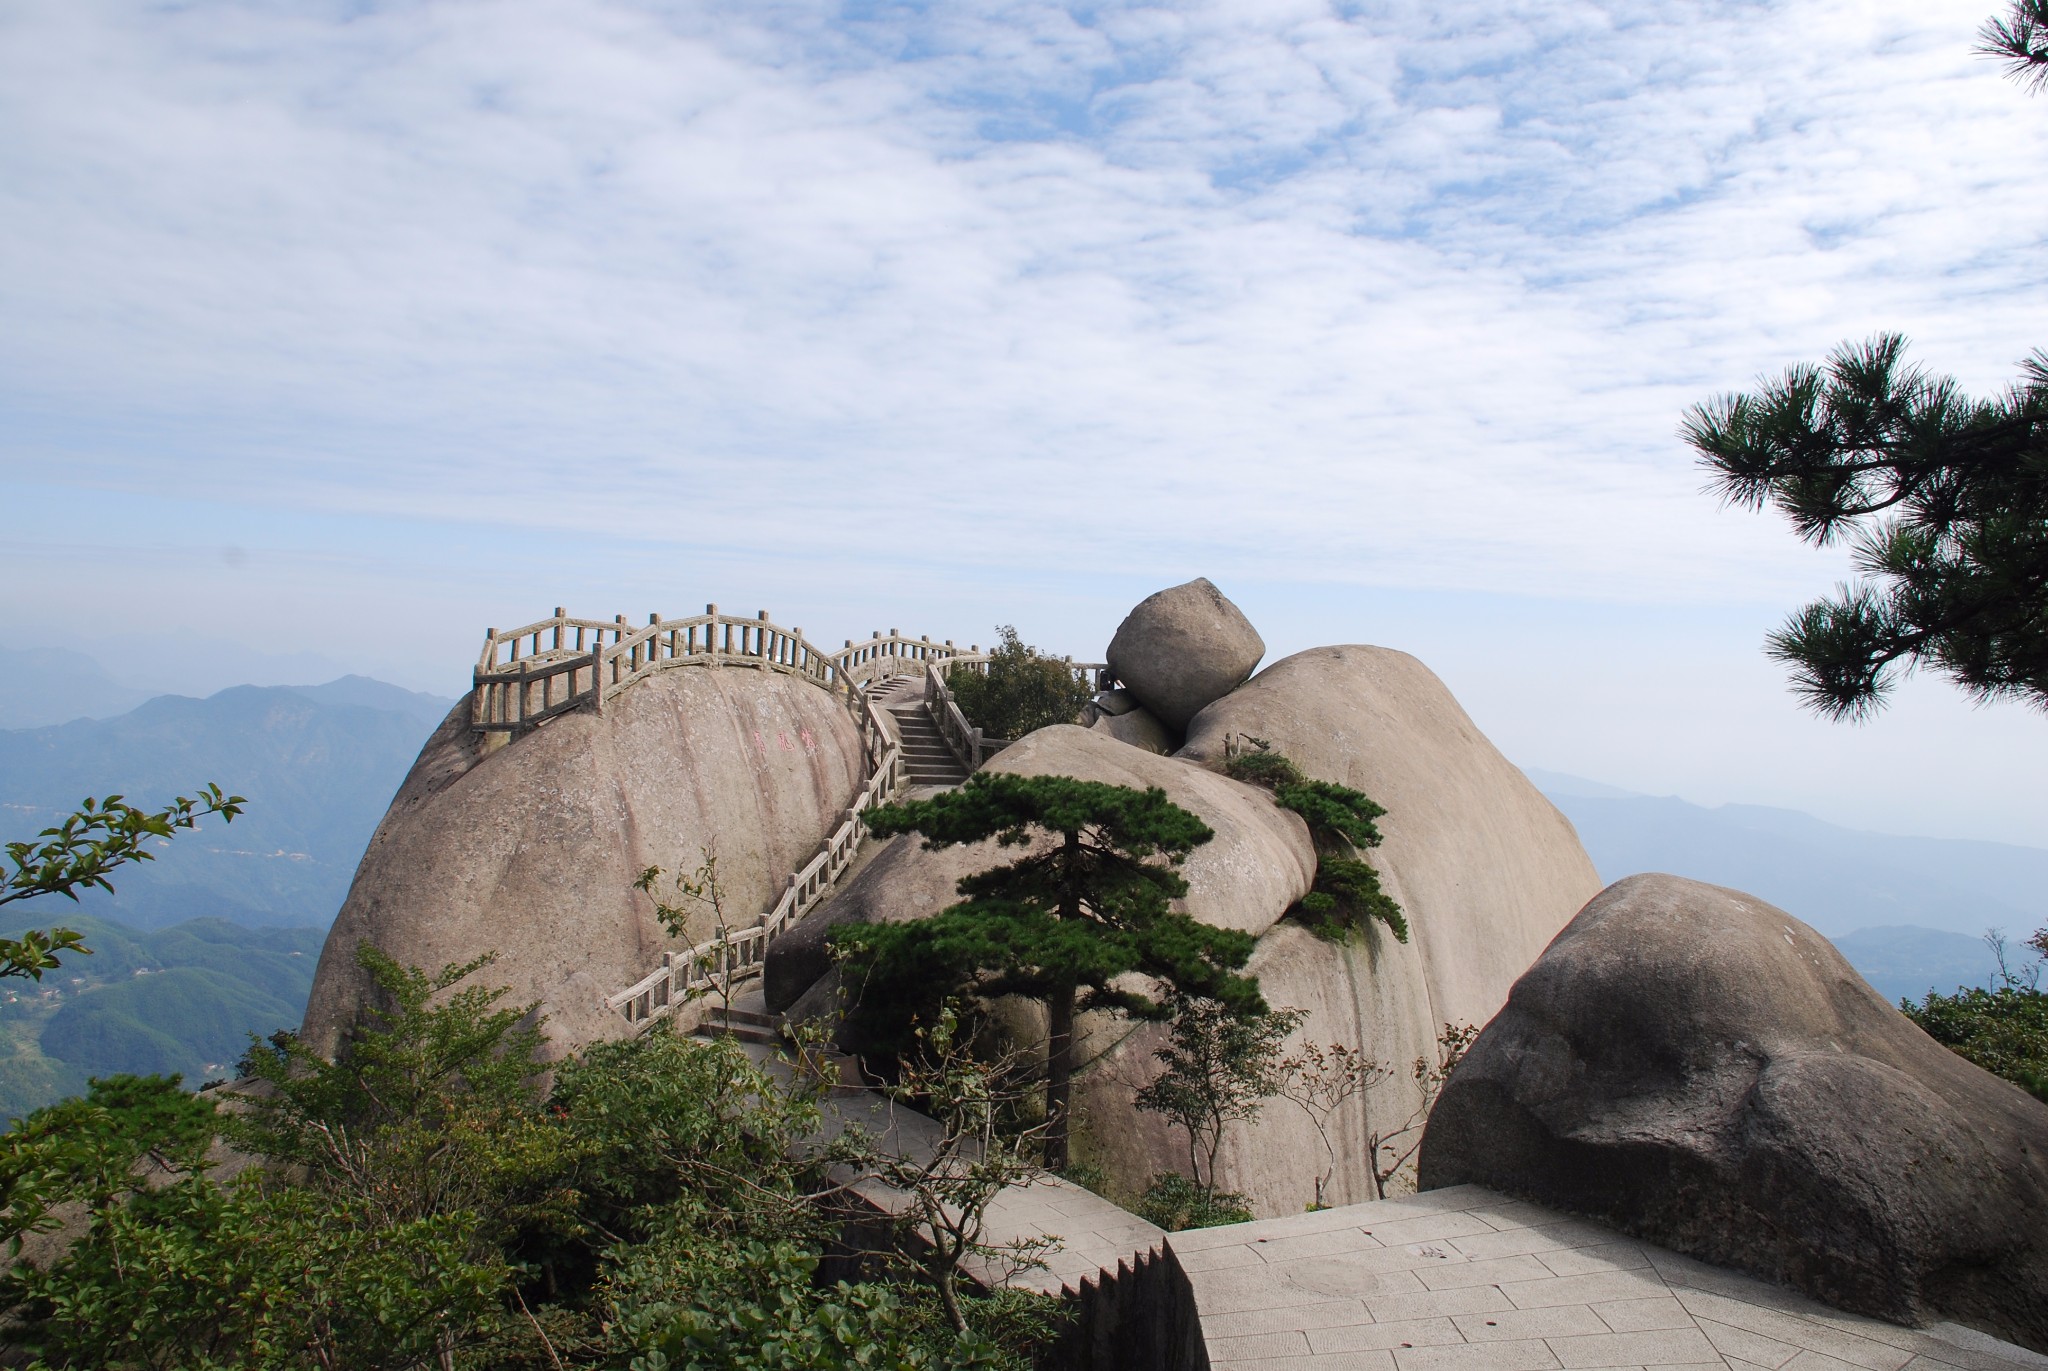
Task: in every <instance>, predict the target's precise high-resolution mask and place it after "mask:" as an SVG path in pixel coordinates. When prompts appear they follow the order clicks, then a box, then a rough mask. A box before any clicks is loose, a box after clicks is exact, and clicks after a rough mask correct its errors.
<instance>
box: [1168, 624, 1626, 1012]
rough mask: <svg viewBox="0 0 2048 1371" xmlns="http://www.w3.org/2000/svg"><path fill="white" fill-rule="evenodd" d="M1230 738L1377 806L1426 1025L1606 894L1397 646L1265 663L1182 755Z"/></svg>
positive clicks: (1497, 981) (1206, 715)
mask: <svg viewBox="0 0 2048 1371" xmlns="http://www.w3.org/2000/svg"><path fill="white" fill-rule="evenodd" d="M1232 735H1236V736H1238V737H1243V736H1245V735H1250V736H1252V737H1256V738H1263V739H1266V740H1268V741H1270V742H1271V743H1272V745H1273V748H1274V750H1275V751H1277V752H1280V753H1282V754H1283V755H1285V756H1287V757H1288V758H1290V759H1292V760H1293V762H1294V763H1295V765H1296V766H1299V767H1300V768H1301V769H1302V770H1303V771H1304V772H1306V773H1307V774H1308V775H1310V776H1312V777H1314V778H1316V779H1318V780H1324V781H1336V782H1338V783H1340V784H1343V785H1348V786H1354V787H1356V788H1357V789H1359V790H1362V791H1364V792H1365V793H1366V794H1367V795H1370V796H1371V797H1372V798H1373V799H1374V800H1376V801H1378V802H1379V803H1380V804H1381V805H1383V806H1385V808H1386V810H1387V815H1386V817H1385V818H1384V819H1381V820H1380V821H1379V828H1380V831H1381V833H1383V834H1385V835H1386V841H1385V842H1384V843H1383V844H1382V845H1381V846H1380V847H1379V848H1377V849H1375V850H1374V851H1373V852H1372V853H1371V861H1372V864H1373V866H1375V867H1376V868H1378V870H1379V872H1380V883H1381V885H1382V887H1383V888H1384V889H1385V890H1386V892H1387V893H1388V894H1389V895H1392V896H1393V897H1394V898H1395V899H1396V900H1397V901H1399V902H1400V905H1401V907H1402V908H1403V909H1404V910H1406V911H1407V914H1408V921H1409V924H1410V926H1411V927H1412V929H1413V930H1414V932H1413V937H1414V939H1415V943H1416V947H1417V950H1418V951H1419V953H1420V964H1421V974H1422V976H1423V979H1424V983H1425V985H1426V987H1427V990H1428V1010H1427V1012H1428V1014H1429V1018H1428V1019H1427V1020H1426V1021H1425V1022H1424V1025H1423V1026H1424V1027H1425V1028H1428V1029H1430V1030H1431V1031H1432V1037H1433V1035H1434V1029H1435V1027H1436V1026H1437V1025H1439V1024H1442V1023H1446V1022H1453V1023H1473V1024H1483V1023H1485V1022H1486V1021H1487V1020H1488V1019H1490V1018H1492V1017H1493V1015H1494V1012H1495V1011H1496V1010H1498V1009H1499V1008H1500V1006H1501V1004H1502V1002H1503V1001H1504V1000H1506V998H1507V993H1508V988H1509V987H1510V986H1511V985H1513V984H1514V982H1515V978H1516V977H1517V976H1519V975H1521V974H1522V972H1523V971H1525V970H1527V969H1528V967H1529V964H1530V963H1531V962H1533V961H1535V960H1536V957H1537V956H1538V954H1540V953H1541V952H1542V951H1543V948H1544V947H1545V945H1547V944H1548V943H1549V942H1550V940H1551V938H1552V937H1554V936H1555V935H1556V933H1557V931H1558V930H1559V929H1560V928H1563V927H1564V925H1565V923H1566V921H1567V920H1569V919H1570V918H1571V917H1572V915H1573V914H1575V913H1577V912H1578V910H1579V908H1580V907H1581V906H1582V905H1584V904H1585V903H1586V901H1587V900H1589V899H1591V898H1592V897H1593V895H1594V894H1595V893H1597V892H1598V891H1599V889H1600V877H1599V874H1598V873H1597V872H1596V871H1595V870H1594V869H1593V863H1592V860H1591V859H1590V858H1589V857H1587V856H1586V850H1585V849H1584V848H1583V847H1581V846H1580V844H1579V838H1578V834H1577V833H1575V832H1574V831H1573V830H1572V826H1571V824H1570V822H1569V821H1568V820H1566V819H1565V817H1564V816H1563V815H1562V814H1560V813H1558V812H1557V809H1556V807H1555V806H1553V805H1552V804H1551V803H1550V802H1549V801H1548V800H1546V799H1544V798H1543V796H1542V795H1541V794H1540V793H1539V792H1538V791H1537V789H1536V787H1535V786H1533V785H1531V784H1530V783H1529V780H1528V778H1527V777H1525V776H1524V775H1522V773H1521V772H1520V771H1519V770H1517V769H1516V768H1515V766H1514V765H1513V764H1512V763H1510V762H1509V761H1508V760H1507V759H1506V758H1505V757H1503V756H1501V755H1500V752H1499V751H1498V750H1497V749H1496V748H1495V747H1494V746H1493V744H1492V743H1491V742H1489V741H1487V739H1486V737H1485V735H1484V734H1482V733H1480V731H1479V730H1478V728H1476V727H1475V726H1474V725H1473V723H1472V721H1471V720H1470V719H1469V718H1467V717H1466V715H1465V711H1464V710H1463V709H1461V708H1459V706H1458V702H1457V700H1455V699H1453V698H1452V696H1451V693H1450V691H1449V690H1447V689H1445V688H1444V684H1443V682H1442V681H1439V680H1438V679H1437V678H1436V676H1435V675H1434V674H1433V673H1431V671H1430V670H1429V668H1427V667H1425V666H1424V665H1423V664H1422V663H1421V662H1418V661H1417V660H1415V658H1413V657H1411V656H1409V655H1408V654H1407V653H1405V652H1395V651H1392V650H1391V649H1388V648H1383V647H1363V646H1345V647H1319V648H1311V649H1310V650H1309V651H1307V652H1297V653H1295V654H1294V655H1293V656H1291V657H1286V658H1283V659H1282V660H1280V661H1278V662H1275V663H1273V665H1271V666H1269V667H1267V668H1266V669H1265V670H1264V671H1261V672H1260V673H1259V674H1258V675H1257V676H1254V677H1253V678H1252V679H1251V680H1249V681H1247V682H1246V683H1245V684H1244V685H1242V686H1239V687H1238V688H1237V689H1236V690H1234V691H1232V692H1231V693H1230V694H1229V695H1227V696H1225V697H1224V698H1222V699H1221V700H1218V701H1217V702H1216V703H1215V704H1212V705H1210V706H1209V707H1208V708H1207V709H1205V710H1203V711H1202V713H1201V714H1200V715H1199V716H1198V717H1197V718H1196V719H1195V720H1194V722H1193V723H1192V724H1190V725H1189V727H1188V731H1187V743H1186V745H1185V746H1184V747H1182V748H1181V750H1180V751H1179V752H1178V753H1176V754H1175V755H1176V756H1177V757H1180V758H1183V759H1186V760H1189V761H1196V762H1201V763H1204V764H1208V765H1220V764H1221V762H1222V761H1223V759H1224V756H1225V753H1226V742H1227V740H1228V739H1230V738H1231V737H1232Z"/></svg>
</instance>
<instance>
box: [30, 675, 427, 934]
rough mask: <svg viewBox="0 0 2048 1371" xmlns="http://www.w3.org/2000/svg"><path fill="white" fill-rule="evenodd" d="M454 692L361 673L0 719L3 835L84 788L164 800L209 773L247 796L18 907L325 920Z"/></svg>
mask: <svg viewBox="0 0 2048 1371" xmlns="http://www.w3.org/2000/svg"><path fill="white" fill-rule="evenodd" d="M454 703H455V702H454V701H453V700H448V699H442V698H439V697H436V696H431V695H424V694H421V693H419V692H416V691H410V690H403V689H400V688H399V687H397V686H393V685H387V684H385V683H384V682H381V681H374V680H371V679H369V678H367V677H362V676H344V677H342V678H341V679H339V680H335V681H329V682H327V683H326V684H324V685H317V686H236V687H234V688H232V689H229V690H223V691H221V692H219V693H218V694H215V695H212V696H209V697H207V698H206V699H203V700H196V699H190V698H187V697H185V696H180V695H162V696H158V697H156V698H155V699H152V700H148V701H145V702H144V703H143V704H141V705H140V706H138V707H136V708H133V709H130V710H129V711H128V712H126V713H123V714H120V715H118V716H116V717H114V718H110V719H74V720H72V721H71V722H69V723H63V724H53V725H46V726H44V727H40V728H25V729H6V730H0V839H6V840H17V839H25V838H28V837H31V836H32V835H34V834H35V833H36V832H37V831H38V830H40V829H43V828H45V827H48V826H49V825H51V824H52V823H55V822H56V821H58V820H59V819H61V818H62V817H63V816H64V815H65V814H68V813H70V812H71V811H72V810H73V809H74V808H75V807H76V806H77V804H78V802H79V801H80V800H81V799H83V798H84V797H85V796H87V795H92V796H105V795H107V794H110V793H119V794H121V795H123V796H125V797H126V798H127V799H128V801H129V802H130V803H132V804H138V805H147V806H154V805H160V804H162V803H164V802H165V801H167V800H169V799H170V798H171V797H172V796H174V795H179V794H190V793H192V791H193V790H194V789H195V788H196V787H198V786H200V785H202V784H204V783H205V782H208V781H216V782H218V783H219V784H220V785H221V786H222V787H223V788H224V789H226V790H228V791H230V792H232V793H235V794H238V795H243V796H246V797H247V798H248V801H249V805H248V809H247V812H246V813H245V814H244V815H243V816H242V817H241V818H240V819H237V820H236V821H235V822H234V823H233V824H232V825H227V824H222V823H219V822H217V821H209V822H207V823H205V824H203V825H202V827H201V829H200V830H199V831H197V832H193V833H188V834H182V835H180V836H179V837H178V838H177V839H176V840H175V841H174V842H171V843H168V844H165V845H163V848H162V850H161V851H160V852H159V853H158V854H157V859H156V860H155V861H152V862H149V863H147V864H138V865H133V866H129V867H127V868H124V869H123V870H122V871H121V872H119V873H118V874H117V875H116V876H115V877H114V886H115V892H116V893H115V894H113V895H108V894H106V893H104V892H98V891H93V892H88V893H87V894H86V895H85V896H84V897H83V898H82V899H81V901H80V902H79V903H78V904H77V905H73V904H72V903H71V902H70V901H68V900H63V899H55V898H50V897H45V898H42V899H37V900H29V901H24V902H22V903H21V904H19V905H16V906H14V907H12V908H11V909H10V910H9V911H8V912H9V914H10V915H15V914H19V915H21V916H22V917H23V918H24V919H43V920H46V921H48V920H56V919H62V918H64V917H66V916H68V915H70V914H72V913H74V912H77V911H83V912H86V913H91V914H99V915H103V916H106V917H109V918H113V919H117V920H119V921H121V922H122V923H124V924H127V925H130V926H132V927H137V928H143V929H154V928H162V927H165V926H167V925H169V924H173V923H178V922H181V921H183V920H186V919H194V918H208V917H214V918H225V919H230V920H233V921H235V922H237V923H240V924H245V925H313V926H317V927H320V928H325V927H326V926H327V924H328V923H329V922H331V921H332V920H333V918H334V914H335V911H336V910H338V909H339V908H340V907H341V901H342V897H343V896H344V895H346V894H347V892H348V886H349V881H350V880H351V878H352V877H353V876H354V874H355V867H356V863H357V862H358V861H359V860H360V859H361V858H362V854H363V849H364V848H365V847H367V846H368V844H369V840H370V835H371V833H373V832H374V831H375V830H376V826H377V823H378V821H379V820H380V819H382V818H383V816H384V811H385V809H386V808H387V807H388V806H389V805H390V803H391V797H392V795H393V794H394V793H396V791H397V789H398V785H399V782H400V781H402V780H403V779H404V777H405V773H406V771H407V770H408V769H409V768H410V767H411V765H412V762H413V759H414V757H416V756H417V755H418V753H419V749H420V745H421V744H422V743H424V742H425V741H426V738H427V736H428V734H430V733H431V732H432V731H433V729H434V727H435V726H436V725H437V724H439V723H440V721H441V720H442V718H444V717H445V716H446V714H447V712H448V710H449V709H450V708H451V707H452V706H453V705H454Z"/></svg>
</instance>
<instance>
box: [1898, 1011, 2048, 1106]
mask: <svg viewBox="0 0 2048 1371" xmlns="http://www.w3.org/2000/svg"><path fill="white" fill-rule="evenodd" d="M1899 1008H1900V1009H1902V1010H1904V1011H1905V1014H1906V1017H1907V1018H1909V1019H1911V1020H1912V1021H1913V1022H1914V1023H1916V1024H1919V1025H1920V1027H1922V1028H1924V1029H1926V1030H1927V1034H1928V1036H1929V1037H1931V1038H1933V1039H1934V1040H1935V1041H1936V1042H1938V1043H1940V1044H1941V1045H1942V1046H1944V1047H1946V1048H1948V1049H1949V1050H1950V1051H1951V1052H1954V1053H1955V1054H1956V1055H1957V1056H1959V1057H1963V1058H1965V1059H1967V1060H1969V1061H1972V1062H1975V1063H1976V1064H1977V1065H1978V1066H1981V1067H1983V1068H1984V1069H1985V1070H1986V1071H1989V1072H1991V1073H1992V1074H1994V1075H1998V1076H2003V1077H2005V1079H2007V1080H2009V1081H2011V1082H2012V1083H2013V1084H2014V1085H2017V1086H2019V1087H2020V1088H2021V1089H2022V1090H2026V1091H2029V1092H2031V1093H2032V1094H2034V1095H2035V1096H2036V1097H2038V1098H2039V1099H2041V1100H2043V1101H2048V994H2044V993H2043V992H2041V991H2039V990H2035V989H2033V988H2031V987H2029V986H2025V985H2015V984H2011V983H2008V984H2006V985H2003V986H2001V987H1999V988H1998V989H1996V990H1985V989H1982V988H1977V989H1958V990H1957V991H1956V993H1955V994H1953V995H1936V994H1930V995H1928V997H1927V998H1926V999H1925V1000H1924V1001H1922V1002H1921V1003H1920V1004H1917V1005H1916V1004H1914V1003H1913V1002H1912V1001H1911V1000H1902V1001H1900V1003H1899Z"/></svg>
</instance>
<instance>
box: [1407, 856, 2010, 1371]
mask: <svg viewBox="0 0 2048 1371" xmlns="http://www.w3.org/2000/svg"><path fill="white" fill-rule="evenodd" d="M1465 1182H1476V1183H1478V1184H1481V1185H1488V1186H1492V1187H1494V1188H1496V1189H1500V1190H1505V1191H1509V1192H1512V1193H1516V1194H1521V1195H1525V1196H1528V1197H1530V1198H1532V1199H1535V1200H1538V1201H1541V1202H1543V1203H1546V1204H1551V1205H1556V1206H1559V1207H1563V1208H1568V1209H1575V1210H1578V1211H1580V1212H1582V1213H1587V1214H1592V1215H1597V1216H1598V1217H1600V1218H1602V1219H1605V1220H1607V1221H1609V1222H1611V1223H1615V1224H1617V1225H1619V1226H1621V1227H1623V1228H1626V1229H1628V1230H1629V1231H1631V1232H1633V1233H1636V1234H1639V1235H1641V1236H1643V1237H1647V1238H1649V1239H1651V1240H1652V1241H1655V1242H1658V1243H1661V1244H1663V1245H1665V1246H1668V1247H1673V1248H1676V1249H1678V1250H1680V1251H1684V1252H1690V1253H1693V1254H1695V1255H1697V1256H1700V1257H1703V1258H1705V1259H1706V1260H1708V1261H1713V1262H1718V1263H1721V1264H1724V1265H1730V1266H1737V1267H1742V1268H1745V1269H1747V1270H1750V1271H1754V1272H1756V1273H1758V1274H1760V1275H1763V1276H1766V1277H1770V1278H1773V1279H1776V1280H1781V1281H1784V1282H1786V1283H1788V1284H1791V1285H1794V1286H1797V1287H1799V1288H1800V1289H1802V1290H1805V1291H1806V1292H1808V1293H1809V1294H1812V1295H1814V1296H1816V1297H1818V1298H1820V1299H1823V1300H1825V1301H1827V1302H1828V1303H1830V1304H1834V1305H1837V1306H1840V1307H1842V1308H1847V1309H1853V1310H1857V1311H1860V1312H1863V1313H1869V1314H1875V1315H1878V1316H1880V1317H1885V1318H1890V1319H1895V1320H1898V1321H1901V1322H1922V1321H1925V1320H1926V1319H1928V1318H1930V1317H1933V1316H1937V1315H1939V1316H1944V1317H1947V1318H1951V1319H1957V1320H1961V1321H1963V1322H1966V1323H1971V1324H1975V1325H1977V1326H1978V1327H1980V1328H1983V1329H1986V1330H1988V1331H1991V1332H1994V1333H1997V1334H1999V1335H2000V1336H2002V1337H2006V1338H2011V1339H2014V1340H2016V1341H2019V1342H2022V1343H2025V1344H2027V1345H2029V1346H2032V1347H2034V1348H2037V1349H2043V1350H2048V1105H2043V1104H2042V1103H2041V1102H2040V1101H2038V1100H2036V1099H2034V1098H2032V1097H2031V1096H2029V1095H2027V1094H2026V1093H2025V1092H2023V1091H2021V1090H2020V1089H2018V1088H2017V1087H2015V1086H2012V1085H2010V1084H2008V1083H2006V1082H2004V1081H2002V1080H1999V1079H1998V1078H1997V1077H1994V1076H1992V1075H1990V1074H1988V1073H1986V1072H1984V1071H1981V1070H1979V1069H1978V1068H1977V1067H1975V1066H1972V1065H1971V1064H1970V1063H1968V1062H1966V1061H1964V1060H1963V1059H1962V1058H1961V1057H1958V1056H1956V1055H1955V1054H1954V1053H1951V1052H1949V1051H1948V1050H1947V1049H1945V1048H1943V1047H1941V1046H1940V1045H1939V1044H1937V1043H1936V1042H1935V1041H1934V1040H1933V1039H1931V1038H1929V1037H1928V1036H1927V1035H1926V1034H1924V1033H1922V1032H1921V1031H1920V1030H1919V1029H1918V1028H1916V1027H1915V1026H1914V1025H1913V1024H1912V1023H1911V1022H1909V1021H1908V1020H1907V1019H1906V1018H1905V1017H1904V1016H1903V1015H1901V1014H1900V1013H1899V1012H1898V1011H1897V1010H1895V1009H1893V1008H1892V1007H1891V1005H1889V1004H1887V1003H1886V1002H1885V1001H1884V1000H1883V999H1882V998H1881V997H1880V996H1879V995H1878V994H1877V993H1876V992H1875V991H1873V990H1872V989H1871V988H1870V987H1869V985H1868V984H1866V983H1865V982H1864V980H1863V978H1862V977H1860V976H1859V975H1857V974H1856V972H1855V971H1854V970H1853V969H1852V968H1851V967H1850V966H1849V964H1848V963H1847V962H1846V961H1844V960H1843V959H1842V957H1841V955H1840V954H1839V953H1838V952H1836V951H1835V949H1834V947H1833V945H1832V944H1830V943H1829V942H1828V940H1827V939H1825V938H1823V937H1821V936H1820V935H1819V934H1817V933H1815V932H1814V931H1813V930H1812V929H1810V928H1808V927H1807V926H1806V925H1805V924H1802V923H1800V922H1799V921H1798V920H1797V919H1794V918H1793V917H1792V916H1791V915H1789V914H1786V913H1785V912H1783V911H1782V910H1779V909H1774V908H1773V907H1771V906H1770V905H1768V904H1765V903H1764V902H1763V901H1761V900H1758V899H1755V898H1754V897H1752V896H1748V895H1744V894H1741V893H1739V892H1737V891H1733V890H1724V889H1722V888H1720V887H1718V886H1710V885H1703V884H1701V883H1699V882H1697V881H1688V880H1682V879H1680V878H1678V877H1675V876H1659V875H1649V876H1631V877H1629V878H1628V879H1627V880H1624V881H1619V882H1617V883H1615V884H1614V885H1613V886H1611V887H1609V888H1608V889H1607V890H1606V891H1604V892H1603V893H1602V894H1601V895H1600V896H1599V898H1597V899H1595V900H1594V901H1593V902H1592V903H1591V904H1589V905H1587V906H1586V908H1585V910H1584V911H1583V912H1582V913H1580V914H1579V916H1578V917H1577V918H1576V919H1574V920H1573V921H1572V923H1571V925H1570V927H1568V928H1567V929H1565V931H1564V932H1563V933H1562V934H1561V935H1560V936H1559V937H1558V938H1557V940H1556V942H1554V943H1553V944H1552V945H1551V947H1550V949H1549V950H1548V951H1547V952H1545V953H1544V955H1543V957H1542V959H1541V960H1540V961H1538V962H1537V963H1536V964H1535V966H1533V967H1531V968H1530V970H1529V972H1528V974H1527V975H1525V976H1523V977H1522V978H1521V980H1520V981H1518V982H1517V983H1516V985H1515V987H1514V992H1513V994H1512V995H1511V996H1510V997H1509V1000H1508V1003H1507V1007H1506V1008H1505V1009H1504V1010H1503V1011H1502V1012H1501V1014H1500V1016H1499V1017H1498V1018H1496V1019H1495V1020H1494V1021H1493V1022H1492V1023H1491V1024H1489V1025H1488V1026H1487V1028H1486V1030H1485V1032H1484V1033H1482V1034H1481V1035H1480V1038H1479V1041H1478V1042H1477V1043H1476V1044H1475V1045H1474V1046H1473V1048H1472V1050H1471V1052H1470V1053H1469V1054H1468V1055H1467V1056H1466V1058H1465V1061H1464V1063H1463V1064H1462V1065H1461V1066H1460V1067H1459V1068H1458V1070H1457V1072H1456V1074H1455V1075H1454V1076H1453V1077H1452V1078H1451V1083H1450V1085H1449V1086H1448V1088H1447V1089H1446V1090H1445V1092H1444V1096H1443V1099H1442V1100H1441V1102H1440V1103H1439V1104H1438V1105H1437V1108H1436V1111H1435V1113H1434V1114H1433V1115H1432V1116H1431V1119H1430V1124H1429V1132H1428V1136H1427V1138H1426V1140H1425V1142H1424V1145H1423V1155H1422V1183H1423V1184H1424V1185H1425V1186H1427V1187H1431V1188H1435V1187H1438V1186H1446V1185H1457V1184H1461V1183H1465Z"/></svg>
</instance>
